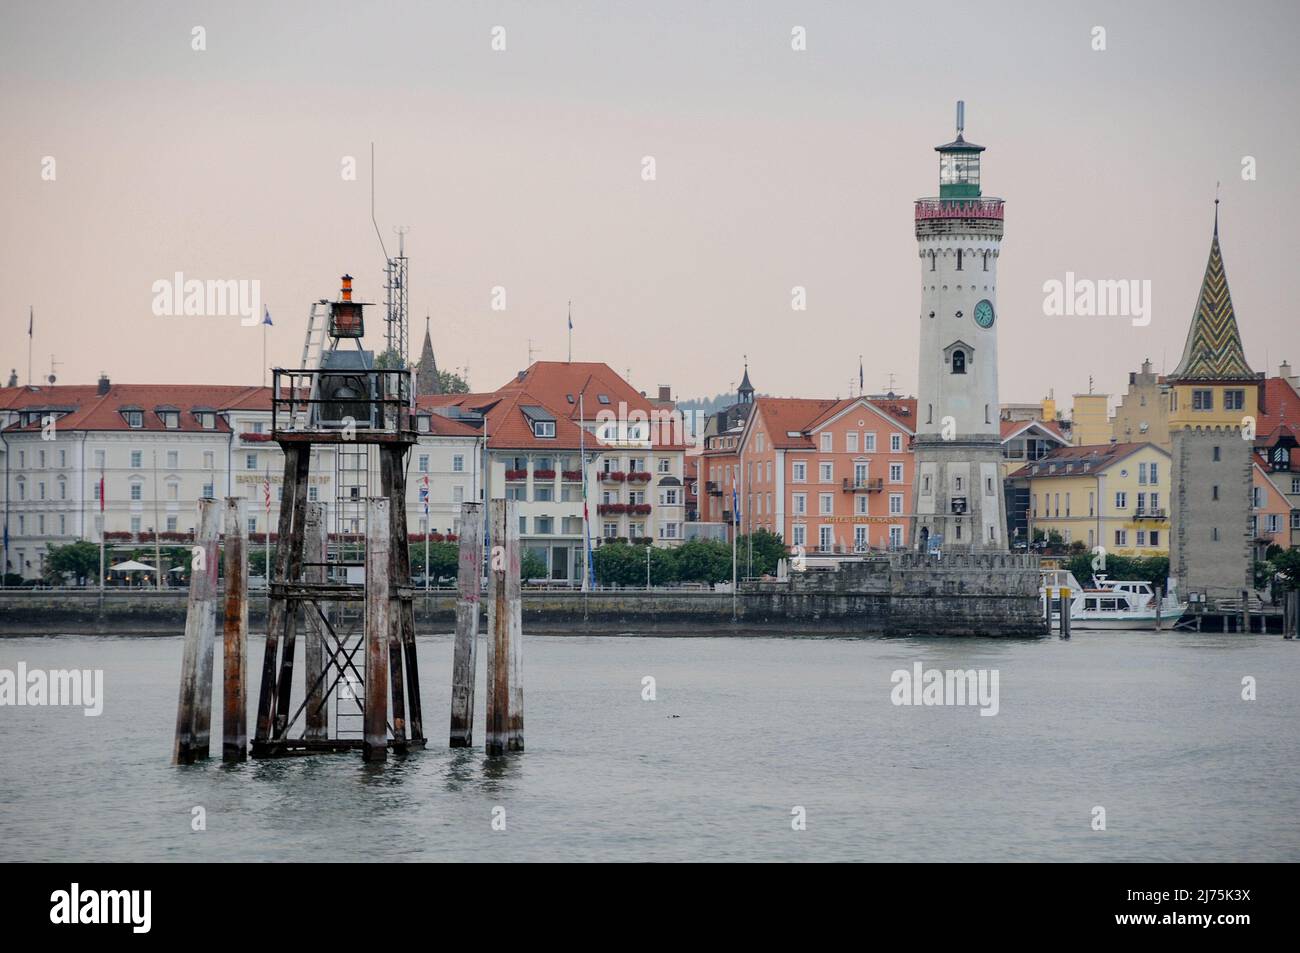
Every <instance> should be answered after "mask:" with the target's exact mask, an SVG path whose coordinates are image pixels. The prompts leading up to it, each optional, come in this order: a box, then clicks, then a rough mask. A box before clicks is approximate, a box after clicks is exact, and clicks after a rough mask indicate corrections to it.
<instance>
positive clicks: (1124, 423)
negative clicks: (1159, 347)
mask: <svg viewBox="0 0 1300 953" xmlns="http://www.w3.org/2000/svg"><path fill="white" fill-rule="evenodd" d="M1110 436H1111V438H1112V439H1114V440H1115V442H1116V443H1132V442H1134V441H1148V442H1150V443H1154V444H1156V445H1157V446H1160V447H1164V448H1165V449H1166V450H1169V449H1171V447H1172V445H1171V444H1170V442H1169V382H1168V381H1167V380H1166V379H1165V376H1164V375H1163V374H1157V373H1155V371H1153V370H1152V369H1151V361H1150V360H1149V359H1148V360H1144V361H1143V362H1142V369H1141V370H1140V371H1130V372H1129V375H1128V390H1127V391H1126V392H1125V393H1124V395H1123V396H1122V397H1120V399H1119V404H1118V406H1116V408H1115V414H1114V416H1113V417H1111V420H1110Z"/></svg>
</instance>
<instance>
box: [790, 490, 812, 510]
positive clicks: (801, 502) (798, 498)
mask: <svg viewBox="0 0 1300 953" xmlns="http://www.w3.org/2000/svg"><path fill="white" fill-rule="evenodd" d="M791 500H792V501H793V506H794V515H795V516H804V515H805V514H807V512H808V494H807V493H795V494H794V495H793V496H792V497H791Z"/></svg>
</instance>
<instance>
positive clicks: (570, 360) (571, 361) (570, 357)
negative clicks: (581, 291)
mask: <svg viewBox="0 0 1300 953" xmlns="http://www.w3.org/2000/svg"><path fill="white" fill-rule="evenodd" d="M569 363H570V364H572V363H573V300H572V299H570V300H569Z"/></svg>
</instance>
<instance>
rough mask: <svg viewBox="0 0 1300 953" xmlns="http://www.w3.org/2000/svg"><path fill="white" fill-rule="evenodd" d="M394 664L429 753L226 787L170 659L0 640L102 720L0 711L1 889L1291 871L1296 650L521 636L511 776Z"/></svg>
mask: <svg viewBox="0 0 1300 953" xmlns="http://www.w3.org/2000/svg"><path fill="white" fill-rule="evenodd" d="M261 648H262V643H261V641H260V640H257V639H253V640H250V645H249V660H250V663H251V664H252V665H253V666H254V667H255V669H259V670H260V665H261ZM419 652H420V671H421V673H422V675H423V682H424V684H423V698H424V710H425V721H426V733H427V734H428V735H429V736H430V739H431V740H430V745H429V747H428V749H427V750H425V751H422V752H419V753H416V754H413V755H412V756H410V757H408V758H406V759H398V758H395V759H391V760H390V761H389V762H388V763H387V764H385V765H382V766H367V765H364V764H362V762H361V760H360V755H359V754H358V753H351V754H339V755H318V756H312V757H305V758H291V759H284V760H276V761H262V762H255V761H249V762H247V763H245V764H242V765H237V766H230V767H227V766H223V765H222V764H221V761H220V758H219V752H220V738H221V733H220V711H219V709H218V711H217V712H216V713H215V714H214V719H213V739H214V750H215V751H216V752H217V753H218V758H217V759H216V760H213V761H210V762H208V763H206V764H202V765H196V766H192V767H186V768H176V767H172V766H170V765H169V764H168V758H169V755H170V751H171V743H172V733H173V728H174V720H175V712H176V695H177V678H178V674H179V670H180V656H181V640H180V638H179V637H166V638H112V637H84V636H76V635H70V636H64V637H52V638H0V669H10V670H13V669H15V668H16V666H17V663H18V662H19V661H23V662H26V664H27V666H28V668H29V670H30V669H63V668H74V667H75V668H83V669H85V668H90V669H97V668H98V669H103V671H104V695H105V704H104V711H103V714H102V715H100V716H99V717H85V716H84V715H83V714H82V711H81V709H79V708H52V707H44V708H35V707H0V778H2V782H0V859H3V860H73V861H87V860H187V861H221V860H332V861H346V860H374V859H388V860H491V861H502V860H626V861H645V860H660V861H667V860H700V861H708V860H715V861H721V860H881V861H915V860H919V861H982V860H1024V861H1031V860H1081V861H1082V860H1090V861H1247V860H1250V861H1265V860H1272V861H1295V860H1300V744H1298V743H1297V737H1296V732H1297V727H1298V726H1300V643H1297V642H1285V641H1283V640H1282V638H1281V637H1280V636H1276V635H1274V636H1256V635H1221V634H1214V635H1210V634H1201V635H1194V634H1187V633H1177V634H1173V633H1167V632H1166V633H1117V632H1076V633H1074V638H1073V639H1072V640H1071V641H1069V642H1061V641H1059V640H1057V639H1055V638H1053V639H1044V640H1041V641H992V640H975V639H960V640H958V639H919V638H917V639H846V638H825V639H818V638H807V637H801V638H775V637H771V638H742V637H721V638H704V637H698V638H649V637H584V636H577V635H575V636H571V637H547V636H525V648H524V697H525V737H526V742H527V750H526V751H524V752H522V753H517V754H512V755H510V756H507V757H505V758H493V759H488V758H486V757H485V756H484V754H483V751H482V749H481V747H480V748H478V749H471V750H468V751H465V750H459V751H452V750H450V749H448V748H447V747H446V724H447V720H446V719H447V712H448V707H449V698H450V687H449V682H450V670H451V639H450V637H449V636H430V637H422V638H421V639H420V640H419ZM485 655H486V652H485V651H480V653H479V657H480V661H482V660H483V658H484V656H485ZM915 662H921V663H922V664H923V665H924V667H925V668H927V669H928V668H938V669H972V668H973V669H989V670H996V671H997V672H998V675H999V697H998V712H997V714H996V715H995V716H992V717H989V716H981V715H980V713H979V709H978V708H976V707H956V706H950V707H939V706H935V707H924V706H923V707H912V706H898V705H894V704H893V703H892V702H891V700H890V696H891V690H892V689H893V685H892V684H891V675H892V673H893V672H895V671H896V670H900V669H902V670H911V668H912V666H913V663H915ZM217 665H218V672H219V667H220V654H219V653H218V656H217ZM647 675H649V676H653V677H654V679H655V689H656V696H657V697H656V699H655V700H654V701H644V700H643V699H642V679H643V677H644V676H647ZM1245 676H1252V677H1253V678H1254V679H1256V680H1257V693H1258V694H1257V700H1255V701H1244V700H1243V699H1242V679H1243V677H1245ZM482 685H483V682H482V674H481V673H480V681H479V686H480V688H479V692H478V696H479V697H478V703H479V712H478V714H477V716H476V722H475V727H476V729H477V731H476V740H477V741H478V742H479V744H480V745H481V743H482V725H483V716H482V705H483V697H484V692H483V689H482ZM218 694H219V692H218ZM299 699H301V693H300V692H299V693H298V694H296V696H295V704H296V701H297V700H299ZM253 704H255V699H254V700H253ZM1098 806H1100V807H1103V808H1104V809H1105V812H1106V830H1104V831H1094V830H1093V829H1092V822H1093V816H1094V814H1093V810H1094V808H1095V807H1098ZM195 807H202V808H203V809H204V811H205V813H206V830H203V831H199V832H195V831H193V830H191V818H192V814H193V808H195ZM796 807H802V808H803V809H804V812H805V815H806V829H805V830H794V829H792V819H793V817H794V815H792V813H791V812H792V810H793V809H794V808H796ZM495 808H503V809H504V818H505V830H504V831H500V830H494V829H493V826H492V821H493V815H494V809H495ZM497 814H498V816H500V812H497Z"/></svg>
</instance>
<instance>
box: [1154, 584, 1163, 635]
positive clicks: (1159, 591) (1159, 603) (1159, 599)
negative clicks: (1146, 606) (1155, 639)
mask: <svg viewBox="0 0 1300 953" xmlns="http://www.w3.org/2000/svg"><path fill="white" fill-rule="evenodd" d="M1164 602H1165V589H1164V586H1156V631H1157V632H1159V631H1160V610H1161V609H1162V608H1164Z"/></svg>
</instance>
